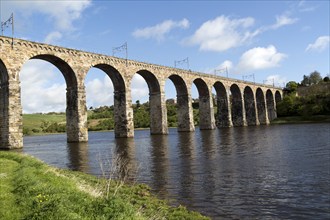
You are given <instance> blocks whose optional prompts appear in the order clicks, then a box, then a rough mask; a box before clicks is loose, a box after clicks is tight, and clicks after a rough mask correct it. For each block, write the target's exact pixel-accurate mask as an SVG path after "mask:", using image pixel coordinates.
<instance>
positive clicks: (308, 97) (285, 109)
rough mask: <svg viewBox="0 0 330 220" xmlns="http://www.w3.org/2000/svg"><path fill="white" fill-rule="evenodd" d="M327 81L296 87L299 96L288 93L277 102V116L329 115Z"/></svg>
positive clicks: (329, 93)
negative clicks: (300, 87)
mask: <svg viewBox="0 0 330 220" xmlns="http://www.w3.org/2000/svg"><path fill="white" fill-rule="evenodd" d="M329 86H330V84H329V83H326V84H323V83H319V84H316V85H312V86H309V87H304V88H303V89H304V90H302V91H300V90H301V89H300V90H299V89H298V94H299V96H296V95H295V94H289V95H287V96H284V98H283V100H282V101H280V102H279V103H278V104H277V115H278V116H280V117H281V116H304V117H309V116H312V115H330V91H329Z"/></svg>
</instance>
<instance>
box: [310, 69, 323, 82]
mask: <svg viewBox="0 0 330 220" xmlns="http://www.w3.org/2000/svg"><path fill="white" fill-rule="evenodd" d="M309 79H310V84H311V85H313V84H318V83H319V82H321V81H322V77H321V74H320V73H319V72H317V71H314V72H312V73H311V74H310V75H309Z"/></svg>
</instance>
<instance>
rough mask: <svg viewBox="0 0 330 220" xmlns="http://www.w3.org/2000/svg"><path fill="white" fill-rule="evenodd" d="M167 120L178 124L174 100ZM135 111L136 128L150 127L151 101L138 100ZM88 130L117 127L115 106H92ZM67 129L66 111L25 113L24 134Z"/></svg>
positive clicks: (196, 105) (195, 106) (195, 112)
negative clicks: (142, 101)
mask: <svg viewBox="0 0 330 220" xmlns="http://www.w3.org/2000/svg"><path fill="white" fill-rule="evenodd" d="M192 106H193V115H194V124H195V125H199V109H198V108H199V103H198V102H197V101H195V102H194V103H193V105H192ZM166 107H167V120H168V126H169V127H177V126H178V116H177V105H176V103H175V102H174V101H173V102H166ZM132 108H133V113H134V127H135V128H149V127H150V107H149V102H146V103H143V104H141V103H140V101H139V100H138V101H136V104H133V105H132ZM87 119H88V130H89V131H104V130H113V129H114V127H115V120H114V106H101V107H98V108H92V107H91V108H90V110H89V111H88V116H87ZM65 131H66V116H65V113H47V114H42V113H37V114H24V115H23V134H24V135H32V134H38V133H60V132H65Z"/></svg>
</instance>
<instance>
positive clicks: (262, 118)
mask: <svg viewBox="0 0 330 220" xmlns="http://www.w3.org/2000/svg"><path fill="white" fill-rule="evenodd" d="M256 101H257V112H258V119H259V123H260V124H268V121H267V111H266V103H265V96H264V93H263V91H262V90H261V89H260V88H258V89H257V92H256Z"/></svg>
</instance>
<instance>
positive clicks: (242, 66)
mask: <svg viewBox="0 0 330 220" xmlns="http://www.w3.org/2000/svg"><path fill="white" fill-rule="evenodd" d="M286 57H287V55H285V54H283V53H278V52H277V50H276V48H275V47H274V46H273V45H269V46H268V47H266V48H265V47H255V48H252V49H250V50H248V51H246V52H245V53H244V54H243V55H242V56H241V57H240V61H239V63H238V65H237V71H239V72H247V71H251V70H260V69H268V68H273V67H277V66H279V64H280V62H281V61H282V60H283V59H284V58H286Z"/></svg>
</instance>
